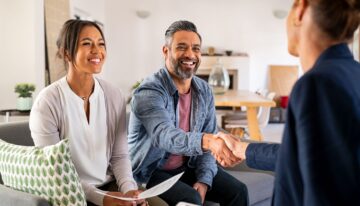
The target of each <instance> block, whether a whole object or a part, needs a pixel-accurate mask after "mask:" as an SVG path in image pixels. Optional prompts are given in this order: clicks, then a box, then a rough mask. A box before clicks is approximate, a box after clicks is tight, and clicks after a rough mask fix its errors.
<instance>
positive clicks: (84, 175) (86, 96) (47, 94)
mask: <svg viewBox="0 0 360 206" xmlns="http://www.w3.org/2000/svg"><path fill="white" fill-rule="evenodd" d="M57 47H58V53H57V56H58V57H59V58H60V59H61V60H63V63H64V67H65V68H66V69H67V74H66V76H65V77H63V78H62V79H60V80H58V81H56V82H54V83H52V84H51V85H50V86H48V87H46V88H45V89H43V90H42V91H41V92H40V93H39V95H38V97H37V99H36V100H35V103H34V106H33V108H32V110H31V114H30V130H31V136H32V137H33V140H34V143H35V145H36V146H46V145H52V144H55V143H57V142H59V141H61V140H63V139H69V140H70V141H69V144H70V152H71V157H72V160H73V162H74V165H75V168H76V171H77V172H78V174H79V177H80V180H81V184H82V187H83V189H84V191H85V195H86V199H87V201H89V202H90V203H89V204H88V205H92V204H96V205H105V206H106V205H114V204H116V205H126V204H130V203H129V202H124V201H121V200H116V199H114V198H110V197H104V196H103V195H100V194H98V193H96V191H97V190H99V187H100V186H104V184H105V185H106V183H109V182H110V183H109V184H115V185H116V183H115V179H116V180H117V182H118V186H117V185H116V187H119V189H116V191H121V192H111V194H112V195H115V196H128V197H133V196H135V195H136V194H138V193H140V191H138V190H137V185H136V182H135V181H134V179H133V178H132V172H131V165H130V160H129V158H128V149H127V142H126V141H127V138H126V128H125V125H126V122H125V117H126V113H125V99H124V97H123V95H122V94H121V93H120V91H119V90H118V89H117V88H114V87H113V86H112V85H110V84H109V83H107V82H105V81H104V80H101V79H98V78H95V77H94V74H98V73H100V72H101V71H102V65H103V63H104V61H105V59H106V44H105V38H104V35H103V33H102V31H101V29H100V27H99V26H98V25H97V24H96V23H94V22H91V21H85V20H68V21H67V22H65V24H64V25H63V28H62V30H61V32H60V35H59V38H58V41H57ZM115 105H116V106H115ZM110 164H111V167H109V165H110ZM110 174H114V175H110ZM103 193H104V192H103ZM105 193H106V192H105ZM138 203H140V204H145V203H144V202H143V200H140V201H139V202H138Z"/></svg>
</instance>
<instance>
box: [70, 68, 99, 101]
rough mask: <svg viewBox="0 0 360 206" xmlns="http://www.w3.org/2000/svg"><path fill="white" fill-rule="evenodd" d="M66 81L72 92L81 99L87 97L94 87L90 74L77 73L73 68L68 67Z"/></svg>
mask: <svg viewBox="0 0 360 206" xmlns="http://www.w3.org/2000/svg"><path fill="white" fill-rule="evenodd" d="M66 81H67V82H68V84H69V86H70V88H71V89H72V90H73V92H74V93H75V94H76V95H78V96H79V97H81V98H82V99H84V100H85V99H88V98H89V97H90V95H91V93H92V92H93V89H94V84H95V82H94V78H93V75H92V74H85V73H79V72H77V71H75V69H69V71H68V73H67V75H66Z"/></svg>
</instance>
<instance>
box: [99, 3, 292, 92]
mask: <svg viewBox="0 0 360 206" xmlns="http://www.w3.org/2000/svg"><path fill="white" fill-rule="evenodd" d="M291 3H292V1H284V0H225V1H215V0H196V1H193V0H183V1H175V0H151V1H149V0H132V1H126V2H125V1H117V0H107V1H106V4H105V10H106V14H105V17H106V25H105V28H106V31H105V32H106V35H107V36H108V39H107V40H108V43H109V44H108V60H107V65H108V67H107V68H106V69H105V70H104V77H105V78H106V79H108V80H109V81H111V82H113V83H114V84H115V85H117V86H118V87H120V88H123V89H124V90H125V92H129V88H130V86H131V85H132V84H134V83H135V82H136V81H137V80H140V79H142V78H144V77H145V76H147V75H149V74H151V73H153V72H155V71H156V70H158V69H159V68H160V67H161V66H162V65H163V57H162V52H161V48H162V46H163V43H164V40H163V39H164V32H165V30H166V28H167V27H168V26H169V25H170V24H171V23H172V22H173V21H176V20H180V19H187V20H190V21H193V22H194V23H195V24H196V25H197V26H198V29H199V32H200V33H201V35H202V37H203V47H204V48H206V47H208V46H214V47H215V48H217V49H229V50H234V51H235V52H246V53H248V54H249V57H250V89H251V90H256V89H258V88H263V87H265V86H266V76H267V73H268V65H270V64H277V65H278V64H285V65H287V64H298V61H297V59H295V58H293V57H291V56H290V55H289V54H288V53H287V39H286V29H285V20H286V19H285V18H284V19H278V18H275V17H274V15H273V10H276V9H281V10H286V11H288V10H289V9H290V7H291ZM139 10H146V11H149V12H150V16H149V17H147V18H145V19H142V18H139V17H138V16H137V15H136V11H139Z"/></svg>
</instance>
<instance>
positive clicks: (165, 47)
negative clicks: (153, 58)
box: [162, 45, 170, 59]
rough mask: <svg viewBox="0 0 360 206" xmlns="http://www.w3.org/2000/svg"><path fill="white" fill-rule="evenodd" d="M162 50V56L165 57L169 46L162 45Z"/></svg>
mask: <svg viewBox="0 0 360 206" xmlns="http://www.w3.org/2000/svg"><path fill="white" fill-rule="evenodd" d="M162 52H163V55H164V58H165V59H166V57H167V56H168V55H169V52H170V51H169V47H167V46H166V45H164V46H163V48H162Z"/></svg>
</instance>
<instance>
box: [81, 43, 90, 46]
mask: <svg viewBox="0 0 360 206" xmlns="http://www.w3.org/2000/svg"><path fill="white" fill-rule="evenodd" d="M82 45H84V46H88V45H90V42H83V43H82Z"/></svg>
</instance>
